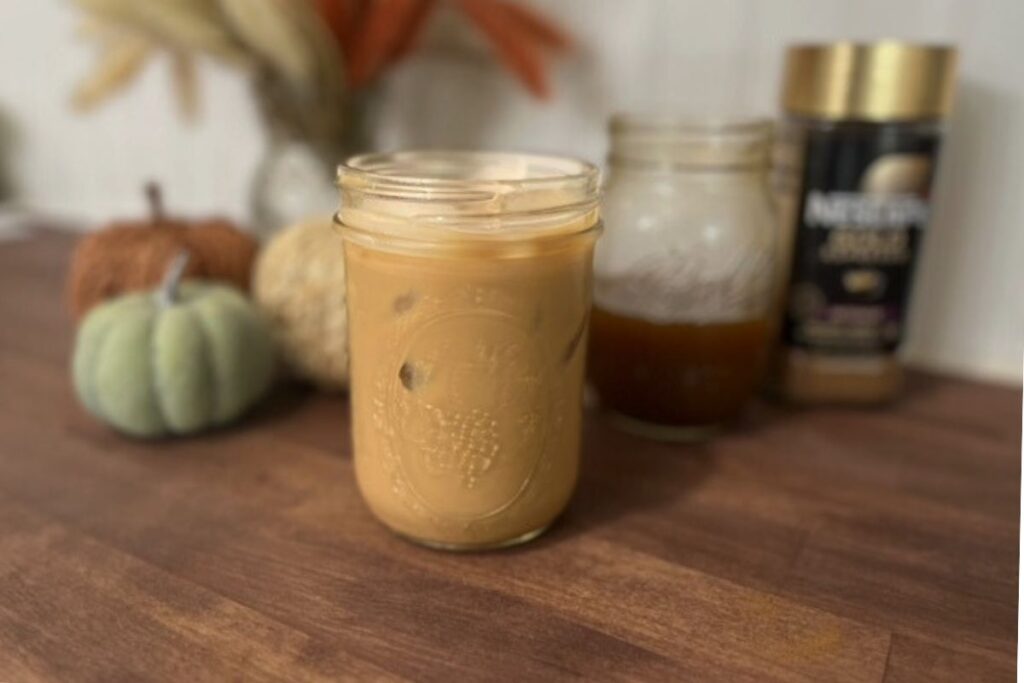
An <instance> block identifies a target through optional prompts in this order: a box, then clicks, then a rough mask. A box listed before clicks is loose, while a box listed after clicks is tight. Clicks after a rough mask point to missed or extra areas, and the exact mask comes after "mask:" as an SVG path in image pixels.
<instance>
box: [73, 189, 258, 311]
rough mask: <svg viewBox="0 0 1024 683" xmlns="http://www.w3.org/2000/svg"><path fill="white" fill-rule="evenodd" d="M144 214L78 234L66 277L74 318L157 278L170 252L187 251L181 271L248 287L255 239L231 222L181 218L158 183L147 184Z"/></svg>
mask: <svg viewBox="0 0 1024 683" xmlns="http://www.w3.org/2000/svg"><path fill="white" fill-rule="evenodd" d="M146 192H147V195H148V198H149V203H150V216H149V218H148V220H141V221H122V222H117V223H113V224H111V225H110V226H108V227H106V228H104V229H102V230H99V231H97V232H94V233H91V234H89V235H87V236H85V237H83V238H82V239H81V240H80V241H79V243H78V246H77V247H76V249H75V253H74V256H73V257H72V260H71V269H70V274H69V277H68V302H69V306H70V308H71V311H72V313H73V314H74V316H75V317H76V318H81V317H82V316H83V315H84V314H85V313H86V312H87V311H88V310H89V309H90V308H92V307H93V306H95V305H96V304H98V303H101V302H102V301H104V300H106V299H109V298H111V297H114V296H117V295H119V294H123V293H126V292H132V291H135V290H139V289H147V288H151V287H154V286H155V285H156V284H158V283H159V282H160V280H161V278H162V277H163V274H164V272H165V271H166V269H167V266H168V265H169V264H170V262H171V260H172V259H173V258H174V256H175V255H176V254H177V253H179V252H180V251H182V250H185V251H186V252H188V253H189V255H190V257H191V258H190V259H189V264H188V272H187V275H189V276H190V277H202V278H207V279H211V280H223V281H225V282H227V283H230V284H232V285H234V286H236V287H238V288H239V289H241V290H243V291H247V290H248V289H249V278H250V274H251V271H252V263H253V260H254V258H255V256H256V251H257V248H258V245H257V243H256V241H255V240H254V239H253V238H252V237H250V236H248V235H246V234H245V233H244V232H242V231H241V230H239V229H238V228H237V227H235V226H234V225H233V224H232V223H231V222H229V221H227V220H224V219H219V218H211V219H206V220H198V221H186V220H182V219H177V218H171V217H169V216H167V214H166V213H165V212H164V208H163V202H162V200H161V196H160V189H159V188H158V187H157V186H155V185H153V184H150V185H149V186H147V190H146Z"/></svg>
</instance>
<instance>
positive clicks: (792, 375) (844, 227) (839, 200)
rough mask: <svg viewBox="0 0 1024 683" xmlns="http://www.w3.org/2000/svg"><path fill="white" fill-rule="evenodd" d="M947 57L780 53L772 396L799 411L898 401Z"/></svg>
mask: <svg viewBox="0 0 1024 683" xmlns="http://www.w3.org/2000/svg"><path fill="white" fill-rule="evenodd" d="M955 62H956V51H955V49H953V48H951V47H946V46H937V45H912V44H907V43H898V42H880V43H872V44H856V43H845V42H844V43H833V44H827V45H799V46H795V47H792V48H790V49H789V51H788V54H787V59H786V69H785V76H784V82H783V86H782V106H783V109H784V112H785V113H784V120H783V122H782V125H781V127H780V131H779V138H778V141H777V144H776V149H775V152H774V173H773V185H774V190H775V194H776V198H777V201H778V207H779V212H780V222H781V228H782V233H783V239H782V241H781V244H782V254H781V258H780V262H781V263H782V264H783V273H784V275H785V276H784V281H786V282H787V283H788V286H786V287H785V288H784V290H783V296H782V298H781V300H780V304H779V305H780V308H781V311H780V314H781V344H780V349H779V353H778V354H777V357H776V362H775V364H774V373H773V378H774V383H775V388H776V389H777V390H778V391H779V392H780V393H781V394H782V395H783V396H785V397H787V398H789V399H791V400H794V401H797V402H806V403H863V404H869V403H878V402H884V401H886V400H890V399H892V398H894V397H895V396H897V395H898V394H899V391H900V389H901V387H902V370H901V366H900V363H899V360H898V359H897V355H896V354H897V351H898V349H899V347H900V343H901V341H902V340H903V336H904V327H905V322H906V319H907V307H908V303H909V300H910V290H911V284H912V280H913V273H914V264H915V260H916V258H917V254H918V251H919V249H920V245H921V240H922V238H923V236H924V233H925V229H926V227H927V224H928V220H929V216H930V214H931V206H932V202H931V189H932V179H933V178H934V175H935V170H936V164H937V161H938V155H939V147H940V142H941V138H942V121H943V118H944V117H945V116H946V114H947V113H948V111H949V108H950V102H951V100H952V95H953V73H954V66H955Z"/></svg>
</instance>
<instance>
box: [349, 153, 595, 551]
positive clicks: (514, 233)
mask: <svg viewBox="0 0 1024 683" xmlns="http://www.w3.org/2000/svg"><path fill="white" fill-rule="evenodd" d="M442 162H443V163H442ZM439 164H441V165H440V166H439ZM396 169H397V170H396ZM413 178H415V179H416V184H415V185H414V186H413V187H408V185H409V183H410V181H411V180H412V179H413ZM340 185H341V188H342V196H343V199H342V210H341V212H340V214H339V217H340V223H341V226H342V227H341V231H342V234H343V235H344V237H345V257H346V261H347V269H348V305H349V316H350V350H351V358H352V361H351V363H352V367H351V377H352V380H351V381H352V396H351V401H352V418H353V439H354V445H355V467H356V476H357V478H358V483H359V487H360V490H361V492H362V494H363V497H364V498H365V499H366V502H367V503H368V504H369V506H370V508H371V509H372V510H373V512H374V513H375V514H376V515H377V516H378V517H379V518H380V519H381V520H382V521H383V522H384V523H385V524H387V525H388V526H389V527H391V528H392V529H393V530H395V531H397V532H398V533H400V534H402V535H404V536H406V537H409V538H411V539H413V540H416V541H420V542H423V543H427V544H431V545H436V546H441V547H453V548H477V547H492V546H498V545H505V544H510V543H515V542H520V541H524V540H528V539H529V538H532V537H533V536H535V535H537V534H538V533H540V532H541V531H543V529H545V528H546V527H547V526H548V525H549V524H550V523H551V522H552V521H553V520H554V518H555V517H556V516H557V515H558V514H559V513H560V512H561V511H562V509H563V508H564V507H565V506H566V504H567V503H568V501H569V498H570V496H571V494H572V491H573V488H574V486H575V483H576V478H577V472H578V468H579V467H578V461H579V447H580V444H579V440H580V419H581V405H582V387H583V369H584V360H585V351H586V349H585V346H586V338H587V325H588V317H589V315H588V314H589V309H590V289H591V253H592V247H593V242H594V239H595V237H596V232H597V229H596V221H597V208H596V192H597V190H596V172H595V171H594V170H593V169H592V168H591V167H589V166H586V165H584V164H579V163H577V162H569V161H566V160H560V159H548V158H544V157H524V156H520V155H491V154H486V155H482V154H469V153H462V154H455V153H444V154H442V153H419V154H409V155H401V156H400V157H398V159H397V161H396V160H395V157H386V156H372V157H361V158H357V159H355V160H353V161H351V162H349V164H348V165H347V166H346V167H343V168H342V170H341V172H340ZM424 186H426V187H427V188H428V189H426V190H425V189H424ZM395 195H402V196H401V197H399V198H396V196H395Z"/></svg>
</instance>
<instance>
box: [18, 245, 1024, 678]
mask: <svg viewBox="0 0 1024 683" xmlns="http://www.w3.org/2000/svg"><path fill="white" fill-rule="evenodd" d="M70 244H71V243H70V239H69V238H66V237H63V236H59V235H55V234H52V233H42V234H40V235H38V236H36V237H34V238H33V239H31V240H29V241H25V242H16V243H9V244H4V245H2V246H0V320H3V321H4V322H3V324H2V325H0V681H5V682H6V681H34V680H41V681H76V680H89V681H93V680H95V681H99V680H102V681H112V680H168V681H179V680H190V681H203V680H210V681H221V680H234V679H245V680H267V681H276V680H338V679H352V680H402V679H406V680H417V681H431V680H439V681H449V680H560V679H568V678H579V677H583V678H586V679H592V680H726V681H766V680H768V681H770V680H779V681H790V680H793V681H799V680H809V681H892V682H896V681H899V682H903V681H936V680H940V681H942V680H950V681H954V680H955V681H965V680H984V681H998V680H1012V679H1013V675H1014V671H1015V657H1016V614H1017V583H1018V578H1017V576H1018V568H1017V558H1018V536H1019V534H1018V529H1019V526H1018V525H1019V520H1018V509H1019V501H1020V484H1019V482H1020V458H1019V443H1020V414H1021V413H1020V411H1021V405H1020V392H1019V390H1015V389H1009V388H1000V387H994V386H986V385H981V384H975V383H969V382H963V381H956V380H951V379H946V378H941V377H937V376H933V375H924V374H918V375H915V377H914V381H913V384H912V386H911V389H910V391H909V392H908V395H907V397H906V399H905V400H903V401H902V402H901V403H900V404H899V405H898V406H897V407H895V408H894V409H891V410H884V411H867V412H865V411H852V410H838V409H834V410H813V411H792V410H787V409H783V408H779V407H776V406H770V405H758V406H755V407H754V408H753V410H752V411H751V414H750V416H749V418H748V419H747V421H746V422H745V423H744V424H743V425H742V426H741V427H740V428H739V429H737V430H736V431H734V432H732V433H730V434H728V435H726V436H723V437H722V438H720V439H718V440H716V441H714V442H711V443H709V444H707V445H703V446H693V447H683V446H671V445H664V444H656V443H649V442H644V441H640V440H637V439H636V438H634V437H631V436H628V435H625V434H621V433H619V432H617V431H615V430H614V429H612V428H610V427H609V426H608V425H607V424H606V423H605V421H604V420H603V419H602V418H601V416H600V415H597V414H592V415H588V418H587V421H586V427H585V430H586V432H585V453H584V459H585V462H584V470H583V475H582V479H581V482H580V487H579V491H578V494H577V496H576V498H575V499H574V501H573V504H572V506H571V508H570V510H569V511H568V513H567V514H566V515H565V516H564V518H563V519H562V520H561V522H560V523H559V524H558V525H557V526H556V527H555V528H554V529H552V531H551V532H550V533H549V534H548V535H546V536H544V537H543V538H542V539H540V540H539V541H537V542H535V543H533V544H531V545H528V546H526V547H523V548H521V549H518V550H512V551H504V552H497V553H488V554H478V555H447V554H441V553H437V552H432V551H428V550H423V549H420V548H417V547H413V546H411V545H408V544H406V543H404V542H402V541H400V540H398V539H396V538H394V537H392V536H391V535H390V534H388V533H387V532H386V531H385V530H384V529H383V528H382V527H380V526H379V525H378V524H377V523H376V522H375V521H374V519H373V518H372V517H371V516H370V513H369V512H368V511H367V510H366V509H365V507H364V506H363V505H362V503H361V501H360V500H359V497H358V494H357V492H356V489H355V483H354V481H353V476H352V462H351V450H350V445H349V443H348V418H347V415H346V405H345V402H344V400H343V399H341V398H337V397H327V396H322V395H317V394H314V393H311V392H309V391H306V390H303V389H301V388H297V387H290V386H288V387H283V388H282V389H281V391H279V392H277V394H276V395H275V396H274V398H273V399H271V400H270V401H268V402H267V403H266V404H265V405H264V406H262V407H261V408H260V410H259V411H258V412H257V414H256V415H254V416H252V417H250V418H248V419H247V420H245V421H244V422H243V423H242V424H240V425H238V426H236V427H235V428H232V429H230V430H224V431H222V432H218V433H215V434H212V435H208V436H206V437H203V438H194V439H186V440H177V441H168V442H162V443H157V444H149V443H142V442H138V441H132V440H127V439H124V438H122V437H120V436H118V435H116V434H114V433H112V432H110V431H109V430H107V429H105V428H104V427H102V426H101V425H99V424H97V423H95V422H94V421H92V420H90V419H89V418H88V417H87V416H86V415H84V414H83V413H82V411H81V410H80V409H79V408H78V407H77V405H76V404H75V401H74V397H73V395H72V393H71V389H70V387H69V383H68V379H67V358H68V355H69V348H70V343H71V327H70V323H69V321H68V317H67V315H66V313H65V312H64V310H63V309H62V304H61V301H62V299H61V292H62V286H63V281H62V278H63V268H64V266H65V263H66V260H67V258H68V254H69V249H70Z"/></svg>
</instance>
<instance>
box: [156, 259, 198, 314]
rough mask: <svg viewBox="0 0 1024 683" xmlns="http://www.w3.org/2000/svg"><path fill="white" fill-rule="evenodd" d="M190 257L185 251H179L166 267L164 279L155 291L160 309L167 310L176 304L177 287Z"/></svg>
mask: <svg viewBox="0 0 1024 683" xmlns="http://www.w3.org/2000/svg"><path fill="white" fill-rule="evenodd" d="M191 256H192V255H191V254H189V253H188V252H187V251H185V250H182V251H179V252H178V254H177V256H175V257H174V260H173V261H171V265H170V266H168V267H167V272H165V273H164V279H163V281H162V282H161V283H160V289H159V290H157V295H156V297H157V301H158V302H159V304H160V307H161V308H168V307H170V306H173V305H174V304H175V303H177V301H178V285H180V284H181V276H182V275H184V274H185V269H186V268H188V261H189V259H190V258H191Z"/></svg>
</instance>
